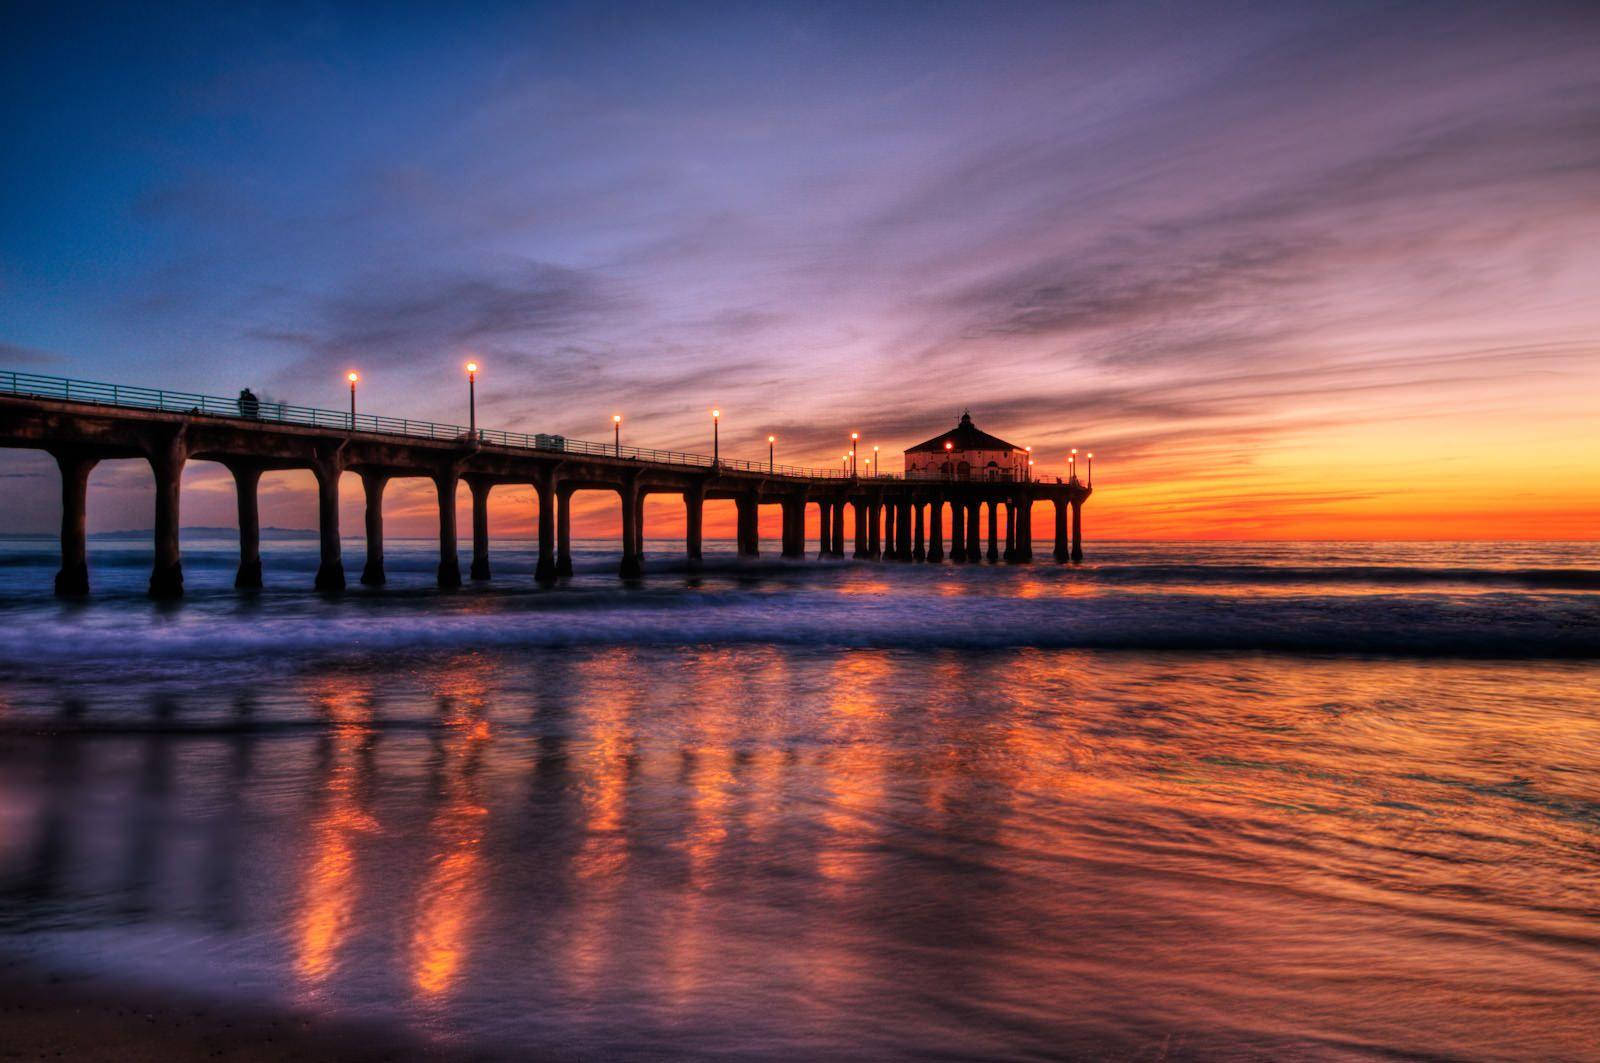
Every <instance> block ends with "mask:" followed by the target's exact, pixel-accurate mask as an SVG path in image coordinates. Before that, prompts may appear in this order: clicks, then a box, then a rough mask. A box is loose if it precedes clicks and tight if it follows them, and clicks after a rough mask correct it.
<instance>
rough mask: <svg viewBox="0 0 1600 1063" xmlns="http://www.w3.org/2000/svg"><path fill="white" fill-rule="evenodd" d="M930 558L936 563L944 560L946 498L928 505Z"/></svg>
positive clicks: (938, 499) (936, 499)
mask: <svg viewBox="0 0 1600 1063" xmlns="http://www.w3.org/2000/svg"><path fill="white" fill-rule="evenodd" d="M928 560H929V561H930V562H932V563H933V564H936V565H937V564H939V563H940V562H941V561H943V560H944V499H943V498H940V497H935V498H934V500H933V502H932V504H930V505H929V506H928Z"/></svg>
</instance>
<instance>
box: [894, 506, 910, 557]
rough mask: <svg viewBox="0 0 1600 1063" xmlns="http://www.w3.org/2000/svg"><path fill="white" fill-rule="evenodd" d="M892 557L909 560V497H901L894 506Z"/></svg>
mask: <svg viewBox="0 0 1600 1063" xmlns="http://www.w3.org/2000/svg"><path fill="white" fill-rule="evenodd" d="M894 511H895V520H894V559H895V560H896V561H910V560H911V499H909V498H902V499H901V500H900V501H899V502H898V503H897V504H896V505H895V507H894Z"/></svg>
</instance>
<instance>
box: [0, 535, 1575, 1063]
mask: <svg viewBox="0 0 1600 1063" xmlns="http://www.w3.org/2000/svg"><path fill="white" fill-rule="evenodd" d="M776 545H777V544H775V543H773V544H765V545H764V550H766V551H767V552H768V559H764V560H762V561H760V562H754V563H750V562H745V563H741V562H739V561H738V560H736V559H735V558H733V557H732V556H731V547H729V546H726V545H720V546H719V545H717V544H708V558H707V564H706V567H705V570H704V571H703V572H701V573H698V574H695V575H690V574H688V573H686V572H685V571H684V570H683V567H682V565H681V563H679V562H677V559H676V557H677V553H678V552H679V546H678V544H676V543H669V542H664V541H663V542H661V543H653V542H652V543H649V544H647V547H646V572H647V575H646V579H645V580H644V581H643V582H642V583H641V584H639V585H637V586H624V585H622V584H621V583H620V582H619V581H617V580H616V578H615V575H614V573H615V566H616V561H617V557H616V553H615V550H614V547H613V544H609V543H592V544H590V543H579V544H578V547H579V551H578V557H577V573H576V576H575V578H574V579H573V580H571V581H570V582H569V583H567V584H565V585H563V586H562V587H560V588H557V589H553V590H540V589H537V588H536V587H534V585H533V578H532V574H533V561H534V557H533V554H532V552H531V551H530V550H529V549H528V547H527V545H526V544H523V543H510V542H505V543H501V542H497V543H495V544H494V546H493V550H492V554H491V561H492V564H493V566H494V580H493V581H492V582H491V583H489V584H487V585H479V586H469V587H467V588H464V589H463V590H461V591H458V592H449V593H445V592H439V591H437V590H436V589H434V587H433V586H432V584H433V570H434V564H435V559H436V546H435V544H433V543H432V542H409V541H391V542H390V543H388V544H386V560H387V567H388V573H389V579H390V583H389V586H387V587H386V588H383V589H382V590H377V591H372V590H368V589H365V588H360V587H355V586H353V587H352V589H351V590H350V591H348V592H346V593H344V594H342V595H338V596H321V595H318V594H315V593H313V592H312V591H311V590H310V585H311V581H312V575H313V573H314V571H315V568H316V544H315V543H314V542H297V541H285V542H267V543H265V544H264V545H263V552H264V557H265V568H266V581H267V584H268V588H267V590H265V591H264V592H261V593H259V594H254V595H240V594H238V593H236V592H235V591H234V590H233V589H232V586H231V583H232V577H233V567H234V563H235V558H236V553H235V549H236V547H235V544H234V543H233V542H232V541H231V540H228V539H190V538H186V539H185V542H184V566H185V575H186V582H187V589H188V594H187V597H186V598H185V599H184V600H183V601H182V602H181V603H176V604H162V603H153V602H150V601H148V600H147V599H146V598H145V596H144V588H145V582H146V580H147V579H148V574H149V560H150V551H149V547H148V544H147V543H145V542H143V541H140V540H125V541H124V540H109V541H108V540H94V541H92V542H91V543H90V569H91V581H92V584H93V587H94V592H93V596H92V598H90V599H89V600H88V601H85V602H81V603H63V602H58V601H57V600H55V599H54V598H53V597H52V596H51V594H50V589H51V578H52V576H53V574H54V571H55V567H56V564H57V560H56V553H55V547H54V543H53V542H49V541H44V540H38V541H33V540H11V541H6V542H3V543H0V956H3V957H5V958H6V961H7V962H8V963H9V964H11V965H12V966H13V967H15V968H16V969H19V970H26V971H32V972H40V976H41V977H43V976H44V975H45V973H48V974H49V975H50V976H51V977H83V978H89V977H92V978H94V979H96V980H97V984H124V985H129V986H139V987H142V988H144V989H146V990H149V989H152V988H153V989H155V990H157V991H159V992H161V993H165V994H170V995H171V996H172V997H173V999H204V1000H207V1001H220V1002H223V1003H228V1002H236V1003H238V1004H240V1005H241V1006H243V1005H248V1006H251V1007H283V1008H286V1009H295V1010H296V1011H308V1012H310V1013H312V1014H315V1015H326V1016H330V1017H334V1018H339V1017H361V1018H365V1019H373V1018H376V1019H378V1020H380V1021H382V1022H383V1023H385V1024H388V1025H392V1026H393V1027H395V1028H397V1029H403V1030H405V1031H408V1032H409V1033H410V1034H412V1035H414V1036H415V1037H416V1038H417V1039H418V1041H419V1043H422V1044H425V1045H432V1046H438V1047H440V1048H443V1049H461V1050H463V1051H471V1052H475V1053H483V1054H485V1055H487V1056H494V1055H504V1056H506V1057H508V1058H516V1057H521V1056H525V1055H532V1054H541V1055H548V1056H549V1057H551V1058H570V1059H579V1060H588V1059H595V1060H600V1059H605V1060H611V1059H618V1060H632V1059H667V1058H671V1059H678V1058H691V1059H759V1060H780V1059H781V1060H799V1059H848V1060H912V1059H917V1060H921V1059H1004V1060H1040V1059H1061V1058H1114V1059H1152V1060H1154V1059H1182V1058H1219V1057H1220V1058H1241V1057H1245V1058H1251V1057H1254V1058H1286V1057H1287V1058H1304V1059H1393V1058H1540V1059H1544V1058H1568V1059H1577V1058H1600V1047H1597V1045H1600V544H1596V543H1573V544H1532V543H1522V544H1518V543H1509V544H1508V543H1458V544H1449V543H1247V544H1239V543H1198V542H1173V543H1114V542H1110V543H1101V542H1092V543H1090V544H1089V550H1090V558H1089V560H1088V561H1087V562H1086V563H1084V564H1082V565H1078V566H1063V565H1057V564H1054V563H1051V562H1037V563H1035V564H1032V565H1026V566H1006V565H975V566H952V565H949V564H946V565H943V566H927V565H913V564H895V563H869V562H851V561H844V562H825V563H818V562H816V561H814V560H812V561H807V562H805V563H803V564H802V563H793V564H791V563H785V562H781V561H778V560H776V552H777V550H776ZM361 549H362V548H361V544H360V542H359V540H357V541H352V542H349V543H347V544H346V546H345V550H346V568H347V571H348V572H349V573H350V575H351V578H352V582H353V580H354V576H355V575H356V574H358V573H359V570H360V558H361ZM468 553H469V552H468V551H466V550H464V551H463V558H464V559H465V558H466V557H467V556H468ZM815 553H816V550H815V544H813V545H812V548H811V555H812V556H813V557H814V556H815ZM463 567H464V568H465V562H464V563H463Z"/></svg>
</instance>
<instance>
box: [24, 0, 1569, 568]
mask: <svg viewBox="0 0 1600 1063" xmlns="http://www.w3.org/2000/svg"><path fill="white" fill-rule="evenodd" d="M469 10H470V11H472V12H473V14H471V15H470V16H469V15H467V14H464V13H463V12H464V11H469ZM0 40H4V41H5V42H6V43H5V44H4V45H3V48H4V54H5V61H4V62H3V63H0V90H3V92H0V129H3V130H4V134H3V143H4V147H5V150H4V151H0V177H3V185H4V190H5V191H4V195H3V196H0V369H24V370H30V371H34V372H41V373H52V374H59V375H63V376H73V377H83V378H88V379H94V380H106V381H112V382H117V383H130V384H133V383H137V384H148V385H151V386H164V387H171V388H181V389H186V390H193V391H200V392H206V393H211V394H218V395H233V394H236V393H237V392H238V390H239V388H240V387H243V386H245V385H250V386H251V387H253V388H254V389H255V390H256V391H257V392H258V393H259V394H261V395H263V396H265V397H267V398H269V399H281V400H284V401H290V402H296V403H301V404H305V405H318V406H327V407H333V408H339V407H340V406H341V405H342V404H343V403H344V402H345V401H347V397H346V393H345V391H344V390H343V389H344V384H343V376H344V373H345V372H346V371H347V370H349V369H352V368H353V369H357V370H359V371H360V372H361V373H362V375H363V377H364V382H363V384H362V392H361V403H362V406H363V408H364V409H366V410H368V411H371V412H383V413H389V414H393V415H396V416H413V417H422V418H431V419H436V420H444V421H451V422H464V421H465V419H466V416H467V411H466V381H465V375H464V373H463V372H462V368H461V367H462V364H463V363H464V362H465V361H466V359H467V358H468V357H474V358H476V359H478V360H479V361H481V362H482V363H483V365H484V371H483V374H482V377H481V380H480V384H479V410H478V413H479V420H480V423H482V424H485V425H487V426H491V427H499V428H507V429H514V430H522V431H539V432H557V433H563V434H566V435H570V436H575V437H578V438H586V439H609V438H610V424H611V416H612V414H613V413H622V414H623V415H624V417H625V418H626V420H625V423H624V441H625V442H628V443H633V444H636V445H641V446H658V447H672V448H678V449H692V450H709V448H710V419H709V411H710V409H711V407H712V406H713V405H716V406H719V407H720V408H721V409H722V410H723V411H724V419H723V429H724V431H723V452H724V454H725V455H734V456H744V457H752V458H754V457H758V456H760V457H765V453H766V445H765V439H766V436H767V435H768V434H769V433H776V434H777V436H778V437H779V440H780V443H779V460H780V461H788V462H795V463H815V464H828V463H830V462H831V463H832V464H834V465H837V462H838V456H839V454H840V452H841V450H842V448H843V441H844V440H845V439H846V438H847V436H848V433H849V432H850V431H851V430H852V429H854V430H859V431H861V432H862V433H863V434H864V435H865V437H866V438H867V439H868V441H869V442H871V443H877V444H878V445H880V446H881V447H882V448H883V450H884V452H885V453H889V454H893V455H895V460H894V461H893V462H892V463H891V464H890V466H889V468H890V470H891V471H894V470H896V469H898V467H899V463H898V454H899V452H900V451H901V450H902V449H903V448H904V447H906V446H908V445H910V444H912V443H916V442H919V441H921V440H922V439H925V438H927V437H929V436H931V435H934V434H935V433H937V432H939V431H942V430H943V429H945V428H947V427H950V426H952V425H953V424H954V422H955V419H956V417H958V416H959V415H960V413H961V411H962V410H963V409H970V410H971V411H972V414H973V417H974V419H975V421H976V422H977V423H978V425H979V426H980V427H982V428H984V429H985V430H987V431H990V432H993V433H995V434H997V435H1000V436H1003V437H1005V438H1007V439H1009V440H1012V441H1013V442H1016V443H1018V444H1031V445H1032V446H1033V447H1034V449H1035V451H1036V452H1037V453H1039V454H1040V455H1041V459H1042V460H1041V465H1042V467H1043V471H1044V472H1045V473H1047V474H1054V473H1056V472H1060V471H1062V469H1063V467H1064V455H1065V453H1066V449H1067V448H1069V447H1073V446H1076V447H1079V448H1082V449H1085V450H1093V451H1094V452H1095V455H1096V468H1095V475H1096V487H1097V488H1099V490H1098V492H1097V494H1096V496H1095V498H1094V499H1093V501H1092V502H1091V503H1090V505H1089V507H1088V508H1087V509H1086V511H1085V515H1086V523H1087V531H1088V532H1089V534H1090V536H1091V537H1285V538H1323V537H1326V538H1365V537H1370V538H1446V539H1452V538H1485V537H1507V538H1594V537H1595V536H1596V527H1597V520H1600V6H1597V5H1595V4H1593V3H1579V4H1572V5H1563V4H1555V3H1533V4H1526V3H1524V4H1505V5H1481V4H1471V3H1440V4H1429V3H1414V4H1362V3H1358V2H1339V3H1327V4H1319V5H1306V4H1289V3H1259V4H1249V3H1234V4H1227V3H1172V4H1147V3H1132V2H1129V3H1116V4H1067V3H1051V4H1044V5H1029V4H1012V3H975V4H953V3H952V4H941V3H914V4H903V5H902V4H877V3H872V4H857V3H843V4H827V3H807V4H784V5H763V4H758V3H730V4H726V5H719V4H695V5H671V4H668V5H653V6H650V7H648V8H646V7H638V8H634V7H624V6H610V5H604V4H595V3H578V4H570V5H569V4H554V5H508V6H506V7H505V8H503V9H498V10H496V9H494V8H493V7H491V6H490V5H468V6H467V7H466V8H462V9H458V10H451V9H449V8H448V7H447V6H444V5H438V6H437V8H436V10H434V11H432V12H430V11H429V10H427V9H426V8H421V7H418V8H412V9H408V8H405V7H404V6H397V7H396V8H394V9H391V10H386V11H382V12H379V11H376V10H373V9H369V7H368V6H367V5H361V6H350V7H344V6H340V5H337V4H333V5H320V4H318V5H312V4H307V5H302V6H296V5H289V6H285V7H278V6H277V5H263V6H262V7H260V8H257V9H247V10H243V11H222V10H219V9H218V6H213V5H210V4H195V5H192V6H191V5H181V4H172V5H158V6H156V7H154V8H151V9H148V10H146V9H142V8H141V9H137V10H135V9H129V10H128V11H126V12H124V13H123V14H121V15H116V14H111V15H107V14H106V13H105V12H104V11H102V10H101V9H100V8H99V7H98V6H77V5H71V4H53V3H43V2H33V0H21V2H12V3H9V4H7V5H5V8H4V11H3V13H0ZM0 478H3V479H4V481H5V490H6V491H7V494H8V499H9V501H8V508H9V509H10V510H11V512H12V513H13V514H14V516H13V518H12V519H9V520H8V521H7V526H6V527H5V528H4V529H0V530H4V531H48V530H50V529H52V528H53V527H54V526H55V523H56V521H57V519H58V518H57V513H58V510H57V501H58V500H57V490H58V488H57V485H56V481H55V477H54V472H53V465H52V463H51V462H50V461H49V459H48V458H46V457H43V456H41V455H39V454H32V453H25V452H8V453H3V454H0ZM149 482H150V480H149V473H148V470H147V469H146V468H142V467H140V466H139V465H137V464H135V463H110V464H106V465H103V466H101V468H100V469H99V470H98V471H97V472H96V474H95V478H94V480H93V484H94V490H93V491H92V493H91V496H90V521H91V528H94V529H100V530H105V529H111V528H139V527H146V526H148V525H149V523H150V511H151V505H152V502H151V498H150V492H149V486H148V485H149ZM186 484H187V485H188V488H189V489H188V490H187V491H186V494H185V497H184V513H183V520H184V523H185V524H190V525H194V524H229V523H231V521H232V509H233V501H232V496H231V493H230V490H229V489H228V481H227V478H226V473H224V472H223V471H222V470H221V469H220V467H216V466H210V465H205V464H203V463H195V464H193V465H192V466H191V469H190V472H189V474H188V475H187V477H186ZM310 484H311V479H310V476H309V474H274V476H273V477H271V478H269V480H268V482H267V483H266V484H265V485H264V495H263V520H264V522H265V523H268V524H276V525H282V526H301V527H311V526H313V525H314V520H315V508H316V507H315V496H314V493H313V491H312V490H311V487H310ZM359 493H360V492H359V485H358V482H357V481H356V479H355V478H354V477H353V476H351V477H348V478H347V480H346V484H345V491H344V494H345V496H346V505H347V509H348V513H349V516H347V517H346V520H347V521H348V522H349V523H347V524H346V525H345V527H346V529H347V531H353V530H357V529H359V527H360V523H359V518H358V517H357V516H356V514H357V513H358V512H359ZM389 497H390V499H391V500H392V501H391V504H390V509H389V514H390V516H389V525H390V529H391V531H392V532H393V533H394V534H431V532H432V530H433V528H434V527H435V524H434V516H433V514H432V513H431V500H430V499H431V487H429V486H427V485H425V484H423V483H422V482H420V481H415V482H413V481H407V482H404V483H400V482H397V483H396V484H395V485H393V486H392V487H391V488H390V494H389ZM529 497H530V492H528V491H527V490H526V489H523V490H521V491H517V490H514V489H513V490H507V491H502V492H497V495H496V498H497V501H498V507H497V508H498V509H499V512H498V513H497V515H496V524H495V530H496V532H497V533H508V532H514V531H516V530H517V529H519V528H527V527H529V526H530V525H531V518H532V511H531V504H530V503H529V501H528V500H529ZM590 506H591V508H592V509H593V511H592V512H590V513H588V514H586V515H585V516H584V518H583V519H582V520H580V522H579V526H578V531H579V533H580V534H582V533H585V532H600V531H604V530H606V529H609V528H610V527H612V526H613V525H614V516H615V514H614V513H613V510H614V509H615V508H616V507H615V505H614V503H612V504H603V503H602V499H600V497H599V496H594V497H593V498H592V499H591V501H590ZM652 513H653V516H652V517H650V518H649V519H650V521H651V526H650V529H649V530H650V532H651V533H652V534H660V533H662V532H663V531H664V530H666V529H667V528H668V527H669V526H670V524H671V522H675V521H676V519H677V514H678V510H677V509H676V508H675V507H671V506H668V505H667V504H666V503H665V502H662V503H660V504H659V506H657V507H656V509H654V510H652ZM731 515H732V508H731V506H729V507H727V513H726V514H723V513H721V512H720V510H719V511H718V513H717V514H715V515H712V514H708V520H709V521H710V526H709V527H708V532H709V533H716V532H718V531H719V530H720V531H726V530H727V529H728V528H731ZM774 519H775V515H774Z"/></svg>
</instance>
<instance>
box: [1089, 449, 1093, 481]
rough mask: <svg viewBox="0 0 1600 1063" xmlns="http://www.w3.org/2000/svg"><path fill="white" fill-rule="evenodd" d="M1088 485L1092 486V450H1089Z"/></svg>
mask: <svg viewBox="0 0 1600 1063" xmlns="http://www.w3.org/2000/svg"><path fill="white" fill-rule="evenodd" d="M1089 486H1090V487H1093V486H1094V451H1092V450H1091V451H1090V452H1089Z"/></svg>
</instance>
